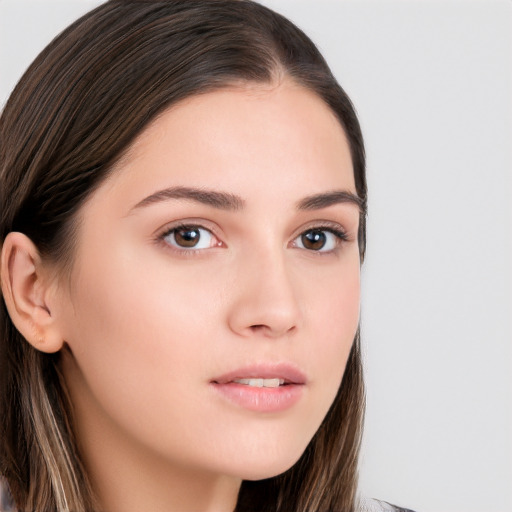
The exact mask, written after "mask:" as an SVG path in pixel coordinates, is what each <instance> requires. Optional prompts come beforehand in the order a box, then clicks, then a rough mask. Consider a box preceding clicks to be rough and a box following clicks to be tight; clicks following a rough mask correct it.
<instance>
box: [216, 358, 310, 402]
mask: <svg viewBox="0 0 512 512" xmlns="http://www.w3.org/2000/svg"><path fill="white" fill-rule="evenodd" d="M251 378H262V379H282V380H284V382H285V384H284V385H282V386H279V387H277V388H266V387H261V388H258V387H252V386H248V385H246V384H240V383H237V382H234V381H235V379H251ZM306 383H307V377H306V375H305V374H304V373H303V372H302V371H301V370H299V369H298V368H296V367H295V366H293V365H290V364H286V363H285V364H282V363H280V364H257V365H251V366H245V367H243V368H238V369H236V370H233V371H229V372H227V373H225V374H223V375H221V376H219V377H216V378H214V379H212V380H211V381H210V385H211V386H212V387H213V388H214V389H215V391H216V392H217V393H219V394H220V395H221V396H222V397H223V398H224V399H226V400H228V401H229V402H230V403H231V404H234V405H236V406H239V407H242V408H244V409H248V410H250V411H256V412H281V411H285V410H287V409H289V408H291V407H292V406H293V405H295V404H296V403H297V402H298V401H299V400H300V398H301V397H302V395H303V393H304V388H305V386H306Z"/></svg>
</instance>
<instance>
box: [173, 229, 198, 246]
mask: <svg viewBox="0 0 512 512" xmlns="http://www.w3.org/2000/svg"><path fill="white" fill-rule="evenodd" d="M200 238H201V234H200V232H199V229H197V228H182V229H177V230H176V231H175V232H174V239H175V240H176V243H177V244H178V245H180V246H181V247H194V246H195V245H197V243H198V242H199V239H200Z"/></svg>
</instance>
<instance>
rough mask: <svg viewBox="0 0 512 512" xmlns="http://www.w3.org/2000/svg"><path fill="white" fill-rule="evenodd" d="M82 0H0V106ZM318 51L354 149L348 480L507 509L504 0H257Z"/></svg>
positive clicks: (510, 301) (509, 390)
mask: <svg viewBox="0 0 512 512" xmlns="http://www.w3.org/2000/svg"><path fill="white" fill-rule="evenodd" d="M98 3H99V2H94V1H90V0H89V1H83V0H60V1H50V0H39V1H24V0H23V1H22V0H0V105H1V104H4V102H5V100H6V98H7V96H8V94H9V92H10V90H11V89H12V87H13V86H14V84H15V82H16V81H17V79H18V78H19V77H20V75H21V73H22V72H23V71H24V69H25V68H26V66H27V65H28V64H29V63H30V61H31V60H32V59H33V58H34V57H35V56H36V54H37V53H38V52H39V51H40V50H41V49H42V48H43V46H44V45H45V44H46V43H48V42H49V41H50V40H51V39H52V38H53V36H55V35H56V34H57V33H58V32H59V31H60V30H61V29H62V28H64V27H65V26H66V25H67V24H68V23H70V22H71V21H73V20H74V19H75V18H76V17H77V16H78V15H79V14H82V13H83V12H85V11H87V10H88V9H89V8H91V7H92V6H94V5H97V4H98ZM264 3H265V4H267V5H269V6H271V7H273V8H275V9H276V10H278V11H280V12H282V13H283V14H285V15H287V16H288V17H290V18H291V19H292V20H294V21H295V22H296V23H297V24H298V25H299V26H300V27H302V28H303V29H304V30H305V31H306V32H307V33H308V34H309V35H310V36H311V37H312V38H313V40H314V41H315V42H316V43H317V44H318V46H319V47H320V49H321V50H322V51H323V52H324V55H325V56H326V58H327V60H328V62H329V63H330V65H331V67H332V69H333V71H334V73H335V74H336V76H337V78H338V80H339V81H340V83H341V84H342V86H343V87H344V88H345V90H346V91H347V92H348V94H349V95H350V96H351V98H352V100H353V102H354V104H355V106H356V108H357V111H358V113H359V116H360V120H361V123H362V127H363V132H364V135H365V139H366V145H367V154H368V183H369V198H370V199H369V228H368V253H367V254H368V257H367V261H366V262H365V264H364V270H363V301H362V335H363V342H364V351H365V367H366V375H367V383H368V392H367V394H368V409H367V421H366V430H365V437H364V444H363V457H362V465H361V490H362V492H363V493H364V494H366V495H369V496H373V497H378V498H381V499H384V500H387V501H390V502H394V503H397V504H402V505H403V506H407V507H411V508H413V509H416V510H417V511H418V512H511V511H512V493H511V492H510V491H511V486H512V377H511V375H512V353H511V352H512V350H511V341H512V320H511V317H512V271H511V266H512V242H511V240H512V234H511V233H512V214H511V206H510V201H511V199H510V198H511V193H512V183H511V181H512V180H511V174H512V149H511V148H512V2H511V1H509V0H502V1H492V0H481V1H477V2H474V1H463V0H459V1H453V0H452V1H442V2H435V1H427V0H424V1H414V0H410V1H391V0H381V1H366V0H364V1H361V0H359V1H348V0H346V1H344V0H341V1H338V2H335V1H327V0H324V1H322V0H309V1H305V0H288V1H285V0H272V1H270V0H269V1H266V2H264Z"/></svg>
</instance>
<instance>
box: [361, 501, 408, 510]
mask: <svg viewBox="0 0 512 512" xmlns="http://www.w3.org/2000/svg"><path fill="white" fill-rule="evenodd" d="M359 512H414V511H413V510H411V509H409V508H403V507H398V506H396V505H392V504H391V503H388V502H387V501H381V500H376V499H370V498H362V499H361V500H360V501H359Z"/></svg>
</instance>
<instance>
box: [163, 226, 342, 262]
mask: <svg viewBox="0 0 512 512" xmlns="http://www.w3.org/2000/svg"><path fill="white" fill-rule="evenodd" d="M194 229H201V230H205V231H208V232H209V233H210V234H211V235H212V236H213V237H215V238H217V237H216V235H215V233H214V232H213V231H212V230H211V229H208V228H207V227H205V226H202V225H201V224H178V225H176V226H173V227H171V228H170V229H166V230H165V231H164V232H163V233H162V234H160V235H159V236H158V241H160V242H162V243H164V244H165V245H166V246H167V247H168V248H169V249H170V250H172V251H174V252H176V253H178V254H181V255H185V256H194V255H199V254H200V253H202V252H203V251H204V250H205V249H204V248H202V249H195V248H193V247H192V248H190V249H179V248H178V247H176V246H173V245H171V244H169V243H168V242H166V240H165V239H166V238H167V237H168V236H170V235H172V234H173V233H175V232H177V231H180V230H194ZM311 231H318V232H328V233H331V234H332V235H334V236H335V237H336V239H337V240H336V247H335V248H334V249H330V250H328V251H322V250H314V249H307V248H301V247H296V248H299V249H304V250H305V251H308V252H311V253H314V254H318V255H319V256H323V255H328V254H333V253H335V252H337V250H338V249H339V247H340V245H341V244H342V243H343V242H348V241H349V236H348V235H347V233H346V232H345V231H343V230H342V229H340V227H339V225H338V224H335V223H332V224H331V223H324V224H319V225H315V226H312V227H310V228H308V229H306V230H304V231H302V232H300V233H299V234H298V235H297V236H296V237H295V238H294V241H295V240H297V239H298V238H299V237H301V236H303V235H305V234H306V233H308V232H311ZM221 244H222V242H219V243H218V244H217V245H216V246H212V247H210V248H212V249H213V248H215V247H220V246H221Z"/></svg>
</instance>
